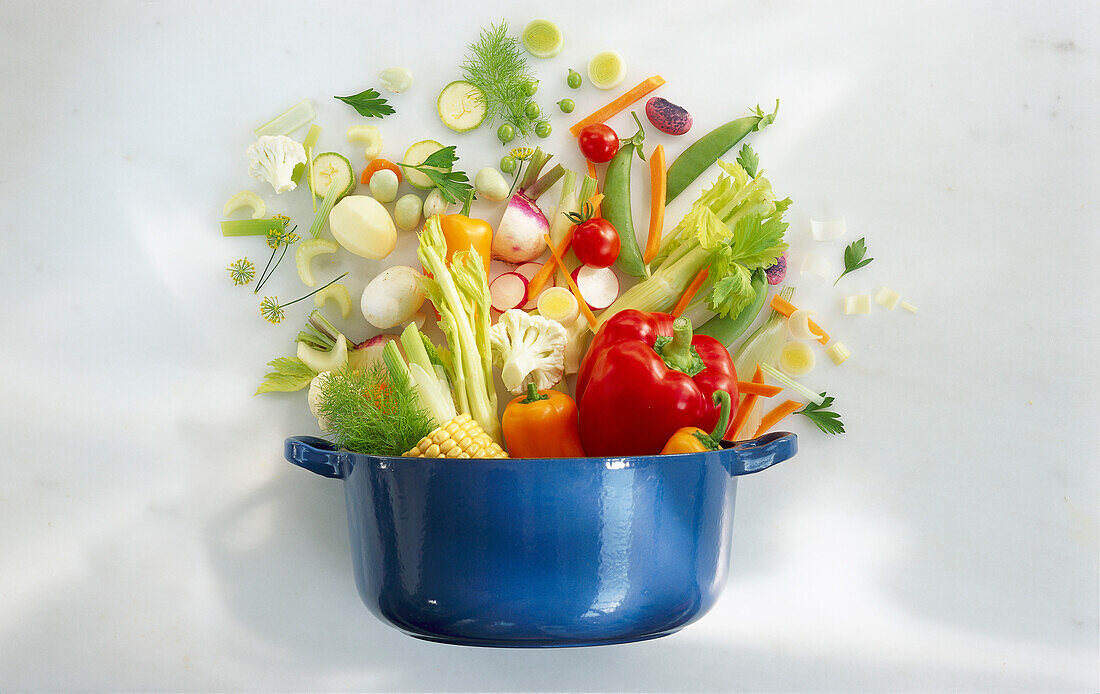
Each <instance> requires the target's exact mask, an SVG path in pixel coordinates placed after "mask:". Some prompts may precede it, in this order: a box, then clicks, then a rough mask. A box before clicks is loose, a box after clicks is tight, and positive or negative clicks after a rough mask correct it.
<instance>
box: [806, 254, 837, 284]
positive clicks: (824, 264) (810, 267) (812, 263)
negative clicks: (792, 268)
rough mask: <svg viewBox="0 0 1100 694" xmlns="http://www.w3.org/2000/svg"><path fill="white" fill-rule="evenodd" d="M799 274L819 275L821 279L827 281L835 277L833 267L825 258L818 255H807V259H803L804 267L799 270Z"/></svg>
mask: <svg viewBox="0 0 1100 694" xmlns="http://www.w3.org/2000/svg"><path fill="white" fill-rule="evenodd" d="M798 272H799V274H801V275H805V274H807V273H809V274H811V275H817V276H818V277H820V278H821V279H823V280H827V279H829V278H830V277H832V276H833V266H832V264H831V263H829V261H828V260H827V259H826V258H825V257H823V256H820V255H818V254H817V253H807V254H806V257H805V258H803V259H802V267H801V268H799V270H798Z"/></svg>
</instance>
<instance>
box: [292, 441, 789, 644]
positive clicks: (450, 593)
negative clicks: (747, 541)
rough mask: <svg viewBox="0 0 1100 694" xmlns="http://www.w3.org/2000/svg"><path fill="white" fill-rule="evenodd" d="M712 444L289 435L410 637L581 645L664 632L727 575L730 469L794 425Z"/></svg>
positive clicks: (371, 603) (687, 618)
mask: <svg viewBox="0 0 1100 694" xmlns="http://www.w3.org/2000/svg"><path fill="white" fill-rule="evenodd" d="M724 445H725V446H727V447H726V448H723V449H721V450H718V451H711V452H706V453H688V454H683V455H664V456H637V457H627V458H559V459H504V460H454V459H446V458H391V457H380V456H372V455H361V454H357V453H349V452H347V451H339V450H335V449H334V447H333V446H332V444H330V443H329V442H327V441H325V440H324V439H319V438H315V437H311V436H298V437H294V438H289V439H287V440H286V447H285V451H286V458H287V460H289V461H290V462H292V463H294V464H296V465H299V466H301V467H303V468H306V469H307V470H310V471H312V472H315V473H317V474H320V475H324V476H325V477H337V478H341V479H343V480H344V490H345V496H346V499H347V511H348V526H349V528H350V531H351V532H350V535H351V551H352V559H353V563H354V567H355V582H356V585H357V586H358V588H359V595H360V597H362V599H363V602H364V603H366V605H367V607H368V608H370V610H371V611H372V612H373V613H374V614H375V615H377V616H378V617H379V618H381V619H382V620H383V621H385V622H387V623H389V624H392V625H393V626H395V627H397V628H398V629H401V630H402V631H404V632H405V633H407V634H410V635H412V636H416V637H419V638H422V639H428V640H431V641H440V642H444V643H454V644H465V645H472V646H511V647H516V646H518V647H544V646H588V645H598V644H608V643H622V642H627V641H640V640H643V639H650V638H655V637H658V636H664V635H666V634H671V633H673V632H675V631H678V630H679V629H681V628H683V627H684V626H685V625H686V624H689V623H691V622H692V621H694V620H696V619H698V618H699V617H701V616H702V615H703V613H705V612H706V611H707V610H708V609H709V608H710V607H711V606H712V605H713V604H714V602H715V601H716V600H717V598H718V594H719V592H720V591H721V590H722V587H723V585H724V584H725V582H726V572H727V568H728V566H729V555H730V536H731V532H732V528H733V507H734V498H735V496H736V493H737V478H738V477H739V476H741V475H745V474H748V473H752V472H758V471H760V470H763V469H765V468H768V467H770V466H772V465H774V464H776V463H778V462H781V461H783V460H786V459H788V458H790V457H791V456H793V455H794V454H795V452H796V451H797V448H798V446H797V440H796V438H795V436H794V434H789V433H784V432H778V433H772V434H767V435H765V436H762V437H760V438H758V439H754V440H752V441H745V442H741V443H737V444H730V443H724Z"/></svg>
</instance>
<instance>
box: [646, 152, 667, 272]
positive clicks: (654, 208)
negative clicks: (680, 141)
mask: <svg viewBox="0 0 1100 694" xmlns="http://www.w3.org/2000/svg"><path fill="white" fill-rule="evenodd" d="M665 182H666V179H665V146H664V145H657V148H656V149H654V150H653V154H651V155H649V188H650V202H649V236H648V237H647V238H646V242H645V254H644V255H642V262H644V263H645V264H646V265H649V264H650V263H651V262H652V261H653V259H654V258H656V257H657V251H659V250H661V229H662V228H663V227H664V225H665Z"/></svg>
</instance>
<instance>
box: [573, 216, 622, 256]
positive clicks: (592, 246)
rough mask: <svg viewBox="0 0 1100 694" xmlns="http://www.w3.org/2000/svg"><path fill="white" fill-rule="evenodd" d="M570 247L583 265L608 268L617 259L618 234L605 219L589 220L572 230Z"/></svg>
mask: <svg viewBox="0 0 1100 694" xmlns="http://www.w3.org/2000/svg"><path fill="white" fill-rule="evenodd" d="M571 247H572V249H573V252H574V253H576V254H577V260H579V261H581V262H582V263H584V264H585V265H591V266H592V267H608V266H609V265H611V264H612V263H614V262H615V259H616V258H618V257H619V248H620V244H619V232H617V231H615V227H614V226H612V225H611V222H609V221H607V220H606V219H603V218H600V217H596V218H594V219H589V220H588V221H586V222H581V223H580V224H578V225H577V228H576V229H574V230H573V243H572V246H571Z"/></svg>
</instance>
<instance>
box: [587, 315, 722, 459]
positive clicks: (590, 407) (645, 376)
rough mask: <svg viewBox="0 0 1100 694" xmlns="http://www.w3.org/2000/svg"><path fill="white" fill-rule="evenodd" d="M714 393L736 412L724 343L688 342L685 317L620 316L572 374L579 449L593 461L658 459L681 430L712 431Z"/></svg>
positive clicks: (708, 339) (715, 420)
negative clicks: (597, 458) (623, 457)
mask: <svg viewBox="0 0 1100 694" xmlns="http://www.w3.org/2000/svg"><path fill="white" fill-rule="evenodd" d="M716 390H724V391H726V392H727V393H729V394H730V398H731V400H732V401H733V407H734V409H735V410H736V407H737V400H738V397H737V395H738V393H737V372H736V371H735V370H734V368H733V360H732V359H730V355H729V352H727V351H726V348H725V347H723V346H722V343H720V342H718V340H715V339H714V338H712V337H708V336H706V335H694V336H693V335H692V332H691V322H690V321H688V320H687V319H686V318H682V317H681V318H677V319H675V320H674V319H673V317H672V316H671V315H669V314H667V313H643V312H642V311H635V310H633V309H628V310H626V311H621V312H619V313H617V314H616V315H615V316H614V317H613V318H612V319H611V320H609V321H607V322H606V323H604V324H603V326H602V327H601V328H600V330H599V332H598V333H596V336H595V337H594V338H592V344H591V346H590V347H589V348H588V353H587V354H585V356H584V360H583V361H582V362H581V367H580V372H579V373H578V374H577V403H578V407H579V409H580V436H581V444H582V445H583V447H584V450H585V453H587V454H588V455H591V456H620V455H654V454H657V453H660V452H661V448H662V447H663V446H664V445H665V443H667V442H668V440H669V438H670V437H671V436H672V435H673V434H675V433H676V431H677V430H679V429H680V428H682V427H699V428H701V429H706V430H711V429H714V428H715V427H716V425H717V424H718V415H719V408H718V406H717V405H715V404H714V400H713V398H712V395H713V393H714V391H716ZM731 420H732V417H731ZM725 433H726V434H728V433H729V429H728V428H727V430H726V432H725Z"/></svg>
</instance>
